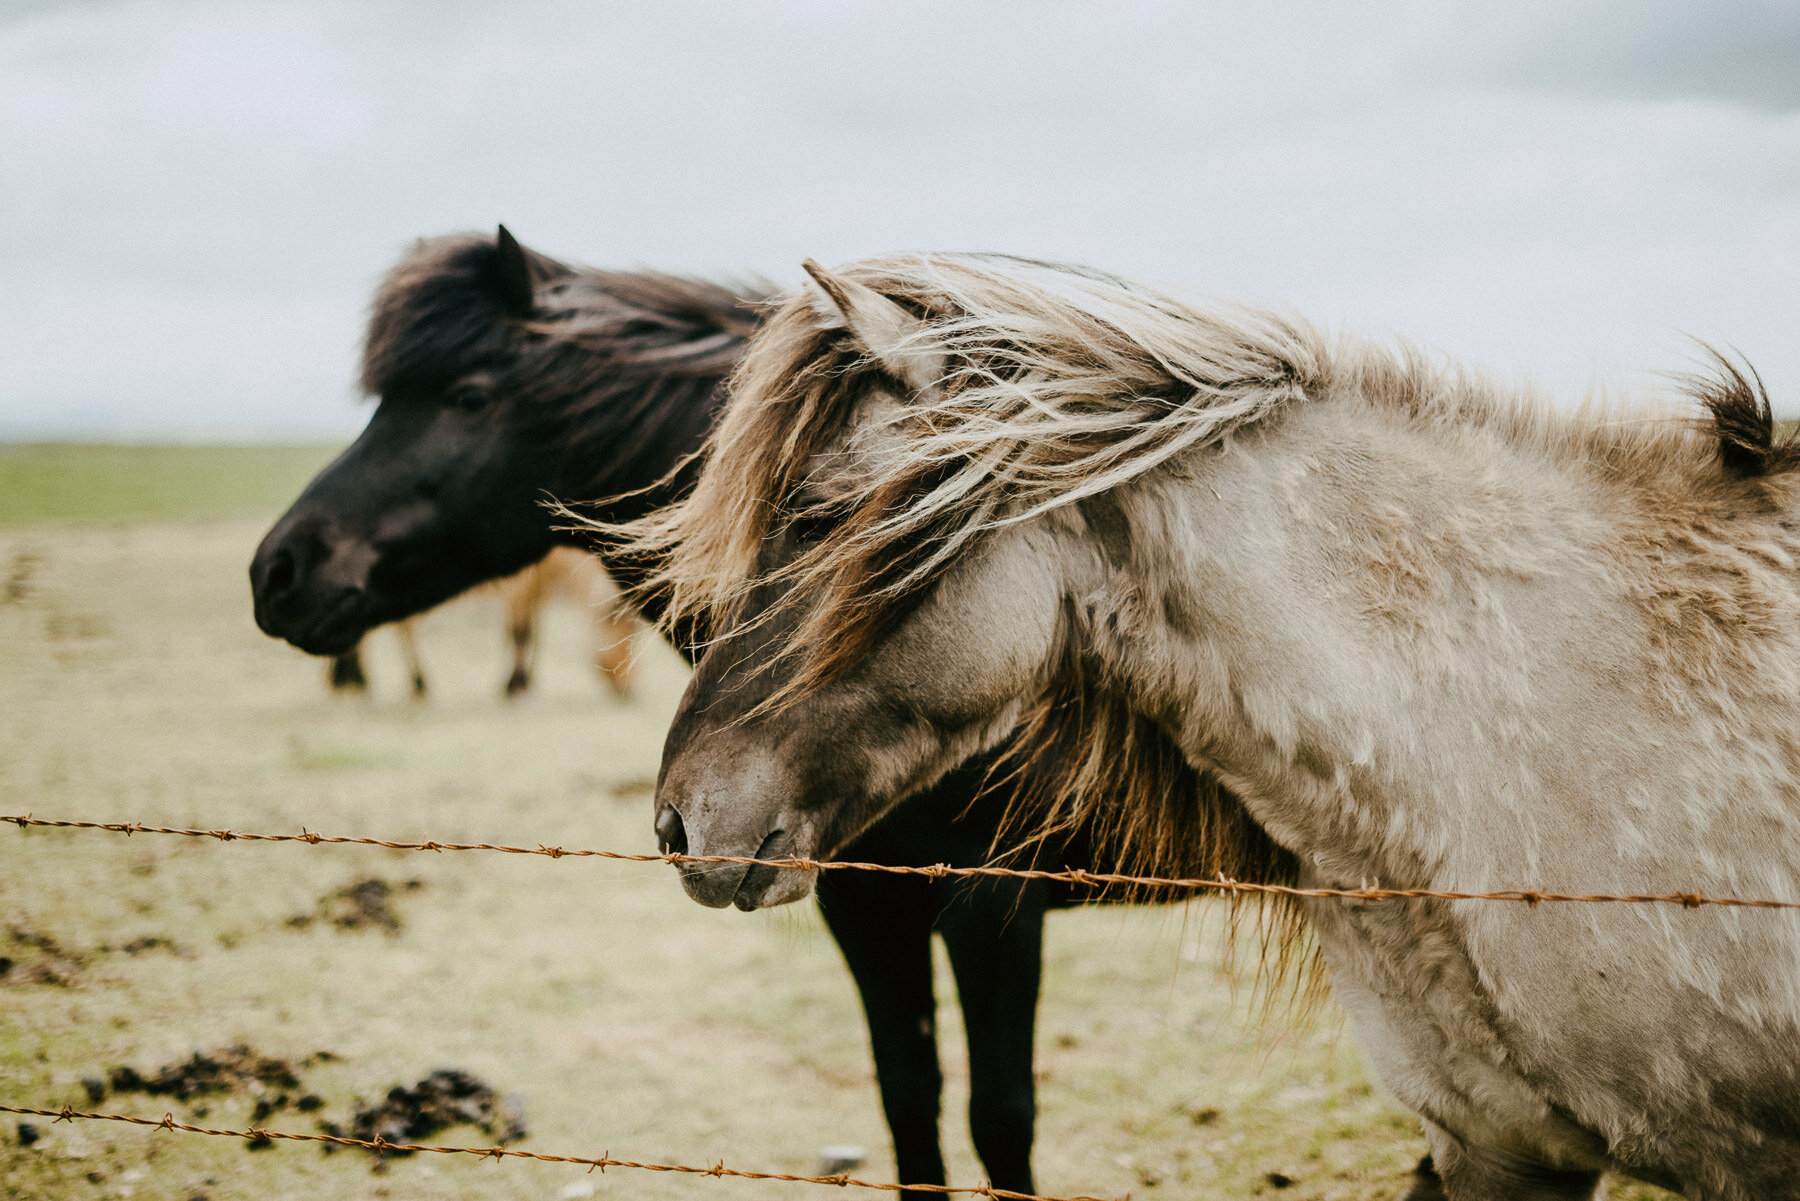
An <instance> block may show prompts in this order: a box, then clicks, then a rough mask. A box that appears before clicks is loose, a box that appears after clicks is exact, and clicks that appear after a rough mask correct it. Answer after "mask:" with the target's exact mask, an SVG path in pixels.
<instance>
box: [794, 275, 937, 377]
mask: <svg viewBox="0 0 1800 1201" xmlns="http://www.w3.org/2000/svg"><path fill="white" fill-rule="evenodd" d="M801 266H802V267H804V268H806V273H807V274H808V275H810V276H812V281H813V283H814V284H816V285H817V287H818V290H817V292H815V293H814V294H813V298H812V303H813V308H814V310H815V311H817V312H818V314H819V317H820V320H821V321H822V322H823V324H824V326H825V328H827V329H837V328H843V329H847V330H849V331H850V333H851V336H853V337H854V338H855V339H856V340H857V341H858V342H860V343H862V346H863V349H864V350H866V351H868V353H869V357H870V358H873V359H874V360H875V361H876V362H878V363H880V364H881V365H882V366H883V367H885V368H886V369H887V370H888V371H890V372H892V373H893V374H894V375H896V376H899V377H900V379H901V380H903V381H904V382H905V383H906V385H907V386H908V387H910V388H912V389H913V390H914V391H923V390H924V389H926V388H928V387H930V386H931V385H933V384H935V383H937V382H938V380H939V379H940V378H941V377H942V376H943V372H944V358H943V356H942V355H940V354H934V353H922V352H921V351H919V350H917V349H915V348H913V347H911V346H909V345H908V343H909V342H910V341H911V340H912V339H913V337H914V336H915V335H916V334H917V333H918V332H919V331H920V330H922V329H924V328H925V323H924V322H923V321H921V320H919V319H918V318H917V317H915V316H913V315H912V314H911V313H909V312H907V311H906V310H905V309H903V308H901V307H900V306H899V305H898V304H897V303H895V302H894V300H893V299H892V298H891V297H887V296H883V295H882V294H881V293H880V292H877V291H876V290H875V289H873V288H871V287H868V286H867V285H865V284H859V283H857V282H856V281H855V280H853V279H845V278H843V277H842V276H839V275H833V274H831V273H830V272H829V271H827V270H825V268H823V267H821V266H819V264H817V263H815V262H814V261H813V260H811V259H807V260H806V261H805V262H804V263H802V264H801Z"/></svg>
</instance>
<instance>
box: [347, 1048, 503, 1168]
mask: <svg viewBox="0 0 1800 1201" xmlns="http://www.w3.org/2000/svg"><path fill="white" fill-rule="evenodd" d="M452 1126H477V1127H479V1128H480V1129H481V1131H482V1133H484V1134H486V1135H487V1136H488V1137H489V1138H491V1139H493V1140H494V1142H495V1143H515V1142H518V1141H519V1140H520V1139H522V1138H524V1137H525V1135H526V1127H525V1103H524V1100H523V1099H522V1098H520V1097H518V1096H509V1097H501V1096H499V1095H498V1094H496V1093H495V1092H494V1090H493V1089H492V1088H491V1087H489V1086H488V1085H487V1084H486V1083H485V1082H484V1081H482V1080H481V1079H479V1078H478V1077H476V1076H474V1075H472V1074H470V1073H468V1072H465V1071H462V1070H460V1069H458V1068H439V1069H438V1070H437V1071H435V1072H433V1073H431V1075H429V1076H427V1077H425V1079H423V1080H421V1081H419V1082H418V1083H417V1084H415V1085H413V1086H411V1087H410V1088H409V1087H407V1086H405V1085H395V1086H394V1087H393V1088H391V1089H389V1090H388V1093H387V1096H386V1097H384V1098H382V1099H381V1100H380V1101H377V1102H375V1103H373V1104H370V1105H362V1106H358V1107H357V1110H356V1113H355V1114H354V1115H353V1116H352V1117H351V1119H350V1125H349V1126H348V1127H347V1128H346V1127H344V1126H340V1125H339V1124H337V1123H336V1122H321V1123H320V1124H319V1129H321V1130H323V1131H324V1132H325V1133H327V1134H332V1135H336V1136H338V1137H339V1138H358V1139H367V1140H370V1141H373V1140H374V1139H376V1138H381V1139H384V1140H386V1141H388V1142H396V1143H414V1142H419V1141H421V1140H423V1139H428V1138H430V1137H432V1136H433V1135H435V1134H437V1133H438V1132H440V1131H443V1130H448V1129H449V1128H450V1127H452ZM332 1149H333V1148H332V1147H331V1146H330V1145H329V1144H327V1146H326V1148H325V1150H326V1151H328V1152H329V1151H331V1150H332ZM385 1154H387V1155H410V1154H412V1152H410V1151H389V1152H385Z"/></svg>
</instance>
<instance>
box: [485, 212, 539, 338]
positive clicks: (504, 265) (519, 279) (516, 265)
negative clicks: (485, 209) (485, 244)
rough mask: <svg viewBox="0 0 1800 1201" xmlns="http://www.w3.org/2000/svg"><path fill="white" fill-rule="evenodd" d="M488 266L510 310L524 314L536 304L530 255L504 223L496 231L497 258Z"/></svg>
mask: <svg viewBox="0 0 1800 1201" xmlns="http://www.w3.org/2000/svg"><path fill="white" fill-rule="evenodd" d="M489 270H490V273H491V276H490V278H491V280H492V282H493V285H494V291H496V292H498V293H499V294H500V299H501V300H502V301H504V302H505V304H506V308H507V311H508V312H510V313H512V314H514V315H515V316H519V317H523V316H525V315H526V314H527V313H529V312H531V310H532V309H534V308H536V307H537V300H536V286H535V285H536V281H535V280H534V279H533V278H532V271H531V259H530V258H529V257H528V256H527V255H526V252H525V248H524V247H523V246H521V245H519V240H518V239H517V238H515V237H513V236H512V232H511V231H510V230H508V229H507V228H506V226H504V225H502V226H500V227H499V230H498V232H496V233H495V234H494V261H493V265H492V267H490V269H489Z"/></svg>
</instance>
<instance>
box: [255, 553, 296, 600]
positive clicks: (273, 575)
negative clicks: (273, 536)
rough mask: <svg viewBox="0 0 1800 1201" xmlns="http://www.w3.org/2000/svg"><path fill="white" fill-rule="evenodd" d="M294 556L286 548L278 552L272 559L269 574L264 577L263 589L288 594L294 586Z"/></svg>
mask: <svg viewBox="0 0 1800 1201" xmlns="http://www.w3.org/2000/svg"><path fill="white" fill-rule="evenodd" d="M294 575H295V568H294V555H293V552H292V551H290V550H288V549H287V548H286V547H282V548H281V549H280V550H278V551H276V552H275V554H274V555H273V556H272V557H271V558H270V561H269V570H268V574H266V575H265V576H263V587H264V588H265V589H267V590H268V591H270V592H274V593H281V592H286V591H287V590H288V589H289V588H292V587H293V586H294Z"/></svg>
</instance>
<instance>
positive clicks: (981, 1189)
mask: <svg viewBox="0 0 1800 1201" xmlns="http://www.w3.org/2000/svg"><path fill="white" fill-rule="evenodd" d="M0 1113H17V1114H27V1115H30V1116H33V1117H43V1118H54V1119H55V1120H56V1121H58V1122H72V1121H74V1120H75V1119H76V1118H87V1119H91V1120H93V1121H98V1122H124V1123H127V1124H128V1125H132V1126H150V1127H154V1128H156V1129H158V1130H171V1131H181V1132H183V1133H186V1134H211V1135H218V1136H221V1137H224V1138H241V1139H248V1140H251V1141H261V1140H275V1139H282V1140H285V1141H287V1142H293V1143H328V1144H332V1145H334V1146H339V1147H358V1148H361V1149H362V1150H365V1151H374V1152H375V1153H377V1154H386V1153H387V1152H390V1151H404V1152H418V1151H422V1152H427V1153H430V1154H434V1155H474V1156H478V1157H480V1158H482V1159H535V1160H538V1161H540V1162H542V1163H571V1164H574V1165H576V1166H577V1167H582V1166H585V1167H586V1168H587V1169H588V1171H590V1172H592V1171H593V1170H594V1169H595V1168H598V1169H600V1171H601V1172H605V1171H606V1169H607V1168H637V1169H639V1170H641V1171H645V1172H675V1173H678V1174H680V1175H684V1176H714V1177H717V1176H733V1177H737V1178H739V1179H743V1180H785V1181H789V1182H792V1183H794V1184H829V1185H835V1186H836V1187H838V1188H866V1189H874V1190H876V1191H878V1192H884V1193H898V1192H902V1191H906V1192H922V1193H938V1194H941V1195H944V1196H951V1195H954V1194H959V1193H967V1194H969V1195H970V1196H974V1197H991V1198H994V1199H995V1201H1130V1196H1129V1194H1127V1196H1126V1197H1125V1198H1123V1199H1120V1198H1106V1197H1090V1196H1087V1195H1085V1194H1078V1195H1076V1196H1072V1197H1057V1196H1049V1195H1045V1194H1042V1193H1020V1192H1015V1191H1014V1190H1012V1189H1004V1188H995V1187H993V1186H992V1185H989V1184H888V1183H885V1182H883V1181H879V1180H861V1179H858V1178H857V1177H855V1176H851V1175H849V1174H848V1173H844V1172H839V1173H838V1174H837V1175H835V1176H796V1175H792V1174H790V1173H787V1172H755V1171H750V1170H748V1169H745V1168H728V1167H726V1166H725V1161H724V1160H720V1161H719V1162H718V1163H715V1164H713V1165H712V1166H711V1167H705V1168H701V1167H695V1166H694V1165H692V1164H678V1163H644V1162H641V1161H639V1160H635V1159H615V1158H614V1157H613V1155H612V1153H611V1152H610V1151H605V1152H602V1153H601V1154H600V1155H599V1156H597V1157H596V1156H585V1155H550V1154H547V1153H543V1152H538V1151H521V1150H518V1149H517V1148H514V1147H502V1146H493V1147H442V1146H436V1145H433V1144H429V1143H395V1142H389V1141H388V1140H387V1139H385V1138H382V1137H381V1136H380V1135H376V1136H375V1137H374V1138H372V1139H361V1138H346V1137H344V1136H343V1135H338V1134H293V1133H290V1132H288V1131H284V1130H265V1129H263V1128H262V1127H260V1126H252V1127H250V1128H249V1129H247V1130H217V1129H213V1128H211V1127H208V1126H193V1125H189V1124H188V1123H186V1122H177V1121H176V1120H175V1115H174V1114H173V1113H172V1112H165V1113H164V1114H163V1116H162V1117H160V1118H140V1117H133V1116H131V1115H129V1114H122V1113H88V1112H85V1111H83V1110H78V1109H75V1108H73V1107H71V1106H68V1105H64V1106H63V1107H62V1108H61V1109H38V1108H34V1107H32V1106H28V1105H0Z"/></svg>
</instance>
